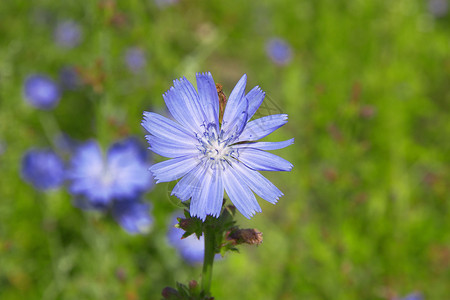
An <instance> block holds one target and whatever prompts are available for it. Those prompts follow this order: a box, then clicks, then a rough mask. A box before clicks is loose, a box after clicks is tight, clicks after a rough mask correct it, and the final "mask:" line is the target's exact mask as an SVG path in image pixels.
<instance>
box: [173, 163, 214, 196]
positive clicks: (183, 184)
mask: <svg viewBox="0 0 450 300" xmlns="http://www.w3.org/2000/svg"><path fill="white" fill-rule="evenodd" d="M206 168H207V166H206V164H204V163H201V164H198V165H197V166H196V167H194V168H193V169H192V170H191V171H190V172H189V173H187V174H186V175H185V176H184V177H183V178H181V180H180V181H178V183H177V184H176V185H175V187H174V188H173V190H172V193H171V195H175V196H177V197H178V198H179V199H180V200H181V201H186V200H188V199H189V198H191V197H192V195H194V194H195V193H198V191H199V190H200V188H201V183H202V180H201V174H203V173H204V172H205V169H206Z"/></svg>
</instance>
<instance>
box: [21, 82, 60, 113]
mask: <svg viewBox="0 0 450 300" xmlns="http://www.w3.org/2000/svg"><path fill="white" fill-rule="evenodd" d="M23 92H24V97H25V100H26V101H27V102H28V103H30V104H31V105H32V106H34V107H36V108H39V109H44V110H50V109H52V108H54V107H55V106H56V105H57V104H58V102H59V100H60V98H61V93H60V90H59V88H58V85H57V84H56V83H55V82H54V81H53V80H51V79H50V78H49V77H47V76H45V75H41V74H33V75H30V76H28V77H27V78H26V79H25V83H24V89H23Z"/></svg>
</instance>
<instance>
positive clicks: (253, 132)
mask: <svg viewBox="0 0 450 300" xmlns="http://www.w3.org/2000/svg"><path fill="white" fill-rule="evenodd" d="M287 119H288V115H286V114H279V115H270V116H265V117H262V118H259V119H256V120H253V121H251V122H248V123H247V126H246V127H245V129H244V131H242V133H241V135H240V136H239V139H238V141H239V142H245V141H256V140H259V139H261V138H263V137H265V136H267V135H269V134H271V133H272V132H274V131H275V130H277V129H278V128H280V127H281V126H283V125H284V124H286V123H287Z"/></svg>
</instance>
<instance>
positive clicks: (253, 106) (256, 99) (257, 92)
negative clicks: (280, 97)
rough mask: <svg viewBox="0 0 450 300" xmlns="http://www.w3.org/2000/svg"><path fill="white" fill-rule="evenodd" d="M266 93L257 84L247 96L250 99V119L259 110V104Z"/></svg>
mask: <svg viewBox="0 0 450 300" xmlns="http://www.w3.org/2000/svg"><path fill="white" fill-rule="evenodd" d="M265 96H266V93H265V92H264V91H263V90H261V89H260V87H259V86H255V87H254V88H253V89H252V90H251V91H250V92H248V94H247V95H246V96H245V98H247V100H248V119H249V120H250V119H251V118H252V117H253V115H254V114H255V112H256V111H257V110H258V108H259V106H260V105H261V103H262V102H263V100H264V97H265Z"/></svg>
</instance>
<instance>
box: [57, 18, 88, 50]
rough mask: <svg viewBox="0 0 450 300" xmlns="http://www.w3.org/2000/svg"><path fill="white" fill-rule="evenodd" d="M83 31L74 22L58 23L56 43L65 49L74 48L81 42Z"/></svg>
mask: <svg viewBox="0 0 450 300" xmlns="http://www.w3.org/2000/svg"><path fill="white" fill-rule="evenodd" d="M81 38H82V31H81V27H80V25H79V24H78V23H77V22H75V21H72V20H67V21H63V22H61V23H58V24H57V26H56V28H55V32H54V39H55V42H56V43H57V44H58V45H60V46H61V47H64V48H74V47H76V46H78V44H79V43H80V42H81Z"/></svg>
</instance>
